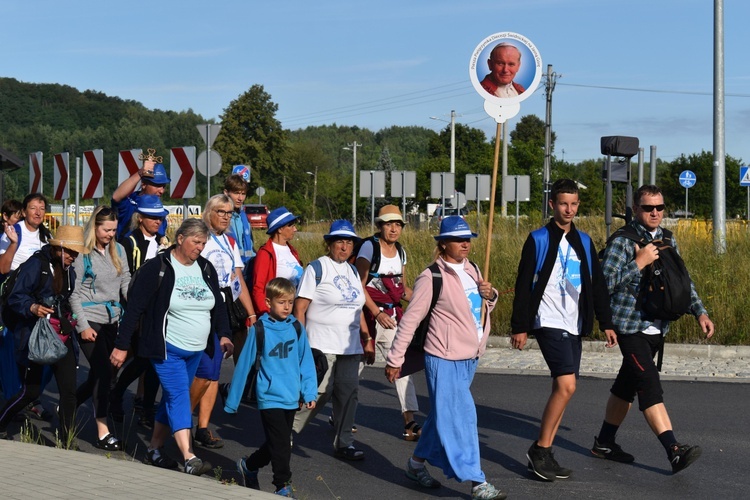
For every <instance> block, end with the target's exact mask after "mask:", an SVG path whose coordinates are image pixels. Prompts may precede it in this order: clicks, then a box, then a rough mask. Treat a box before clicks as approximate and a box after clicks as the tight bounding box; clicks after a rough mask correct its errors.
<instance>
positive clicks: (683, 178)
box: [680, 170, 697, 189]
mask: <svg viewBox="0 0 750 500" xmlns="http://www.w3.org/2000/svg"><path fill="white" fill-rule="evenodd" d="M696 180H697V177H696V176H695V173H694V172H693V171H692V170H683V171H682V172H680V186H682V187H684V188H686V189H687V188H691V187H693V186H695V181H696Z"/></svg>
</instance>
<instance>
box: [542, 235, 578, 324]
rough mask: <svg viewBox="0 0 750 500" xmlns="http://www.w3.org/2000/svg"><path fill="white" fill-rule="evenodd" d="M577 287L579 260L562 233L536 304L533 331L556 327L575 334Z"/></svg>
mask: <svg viewBox="0 0 750 500" xmlns="http://www.w3.org/2000/svg"><path fill="white" fill-rule="evenodd" d="M563 270H564V274H563ZM581 286H582V282H581V260H580V259H579V258H578V255H576V252H575V250H574V249H573V248H572V247H571V246H570V244H569V243H568V238H567V234H564V235H563V237H562V239H561V240H560V246H559V247H558V250H557V257H556V259H555V265H554V267H553V268H552V274H550V277H549V281H548V282H547V286H546V287H545V289H544V294H543V295H542V302H541V303H540V304H539V310H538V311H537V315H536V320H535V321H534V328H559V329H561V330H565V331H566V332H568V333H570V334H573V335H578V334H579V333H580V330H581V322H582V318H581V317H580V315H579V314H578V297H579V296H580V295H581Z"/></svg>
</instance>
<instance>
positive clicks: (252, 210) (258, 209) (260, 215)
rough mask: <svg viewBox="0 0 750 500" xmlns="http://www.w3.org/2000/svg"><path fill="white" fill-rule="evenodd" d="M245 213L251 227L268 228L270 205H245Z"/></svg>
mask: <svg viewBox="0 0 750 500" xmlns="http://www.w3.org/2000/svg"><path fill="white" fill-rule="evenodd" d="M244 208H245V215H246V216H247V221H248V222H249V223H250V227H251V228H253V229H268V222H267V221H266V219H267V218H268V207H267V206H266V205H258V204H250V205H245V206H244Z"/></svg>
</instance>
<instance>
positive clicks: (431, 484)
mask: <svg viewBox="0 0 750 500" xmlns="http://www.w3.org/2000/svg"><path fill="white" fill-rule="evenodd" d="M406 477H408V478H409V479H411V480H412V481H416V482H417V483H419V486H421V487H423V488H440V482H439V481H438V480H437V479H435V478H433V477H432V476H431V475H430V473H429V472H428V471H427V467H421V468H419V469H415V468H414V467H412V466H411V459H408V460H407V461H406Z"/></svg>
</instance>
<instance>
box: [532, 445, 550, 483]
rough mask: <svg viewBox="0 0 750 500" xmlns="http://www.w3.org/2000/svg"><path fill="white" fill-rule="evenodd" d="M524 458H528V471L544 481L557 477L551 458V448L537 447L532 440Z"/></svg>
mask: <svg viewBox="0 0 750 500" xmlns="http://www.w3.org/2000/svg"><path fill="white" fill-rule="evenodd" d="M526 458H527V459H528V460H529V466H528V467H529V472H533V473H534V474H536V475H537V476H538V477H539V478H541V479H543V480H545V481H554V480H555V478H557V471H556V468H555V464H554V463H553V462H552V460H551V458H552V448H537V447H536V442H534V444H532V445H531V448H529V451H528V452H527V453H526Z"/></svg>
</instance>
